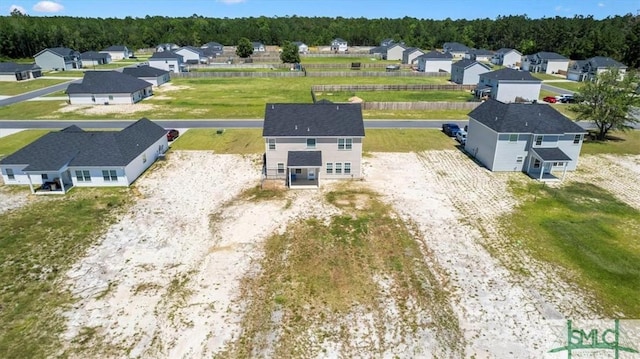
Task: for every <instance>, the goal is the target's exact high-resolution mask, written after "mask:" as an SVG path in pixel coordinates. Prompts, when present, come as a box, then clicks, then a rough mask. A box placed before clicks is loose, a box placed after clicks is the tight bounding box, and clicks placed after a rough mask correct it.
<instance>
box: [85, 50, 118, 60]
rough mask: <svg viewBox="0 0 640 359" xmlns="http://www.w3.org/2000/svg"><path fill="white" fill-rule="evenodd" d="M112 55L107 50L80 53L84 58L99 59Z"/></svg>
mask: <svg viewBox="0 0 640 359" xmlns="http://www.w3.org/2000/svg"><path fill="white" fill-rule="evenodd" d="M110 57H111V55H109V54H107V53H105V52H95V51H85V52H83V53H81V54H80V58H81V59H83V60H98V59H106V58H110Z"/></svg>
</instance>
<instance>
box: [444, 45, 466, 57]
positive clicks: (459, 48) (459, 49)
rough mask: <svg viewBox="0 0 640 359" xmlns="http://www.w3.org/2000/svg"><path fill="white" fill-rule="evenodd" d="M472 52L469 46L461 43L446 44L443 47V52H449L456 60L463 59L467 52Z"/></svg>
mask: <svg viewBox="0 0 640 359" xmlns="http://www.w3.org/2000/svg"><path fill="white" fill-rule="evenodd" d="M469 50H471V49H470V48H469V47H468V46H466V45H463V44H461V43H459V42H445V43H444V44H443V45H442V52H448V53H450V54H451V56H452V57H453V58H454V59H461V58H463V57H464V54H466V53H467V51H469Z"/></svg>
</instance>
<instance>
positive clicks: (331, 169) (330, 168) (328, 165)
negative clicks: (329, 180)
mask: <svg viewBox="0 0 640 359" xmlns="http://www.w3.org/2000/svg"><path fill="white" fill-rule="evenodd" d="M327 174H328V175H330V174H333V163H331V162H328V163H327Z"/></svg>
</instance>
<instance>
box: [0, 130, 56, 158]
mask: <svg viewBox="0 0 640 359" xmlns="http://www.w3.org/2000/svg"><path fill="white" fill-rule="evenodd" d="M47 132H49V130H26V131H20V132H18V133H14V134H11V135H9V136H5V137H2V138H1V139H0V158H2V157H4V156H7V155H9V154H11V153H14V152H15V151H17V150H19V149H20V148H22V147H24V146H25V145H27V144H29V143H31V142H33V141H35V140H36V139H38V138H40V137H42V136H43V135H44V134H46V133H47Z"/></svg>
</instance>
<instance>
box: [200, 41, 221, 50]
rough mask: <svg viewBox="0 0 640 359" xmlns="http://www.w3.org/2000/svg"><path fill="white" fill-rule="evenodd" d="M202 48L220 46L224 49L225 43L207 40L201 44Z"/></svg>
mask: <svg viewBox="0 0 640 359" xmlns="http://www.w3.org/2000/svg"><path fill="white" fill-rule="evenodd" d="M201 47H202V48H205V49H206V48H219V49H222V48H223V45H222V44H221V43H219V42H215V41H211V42H207V43H206V44H204V45H202V46H201Z"/></svg>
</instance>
